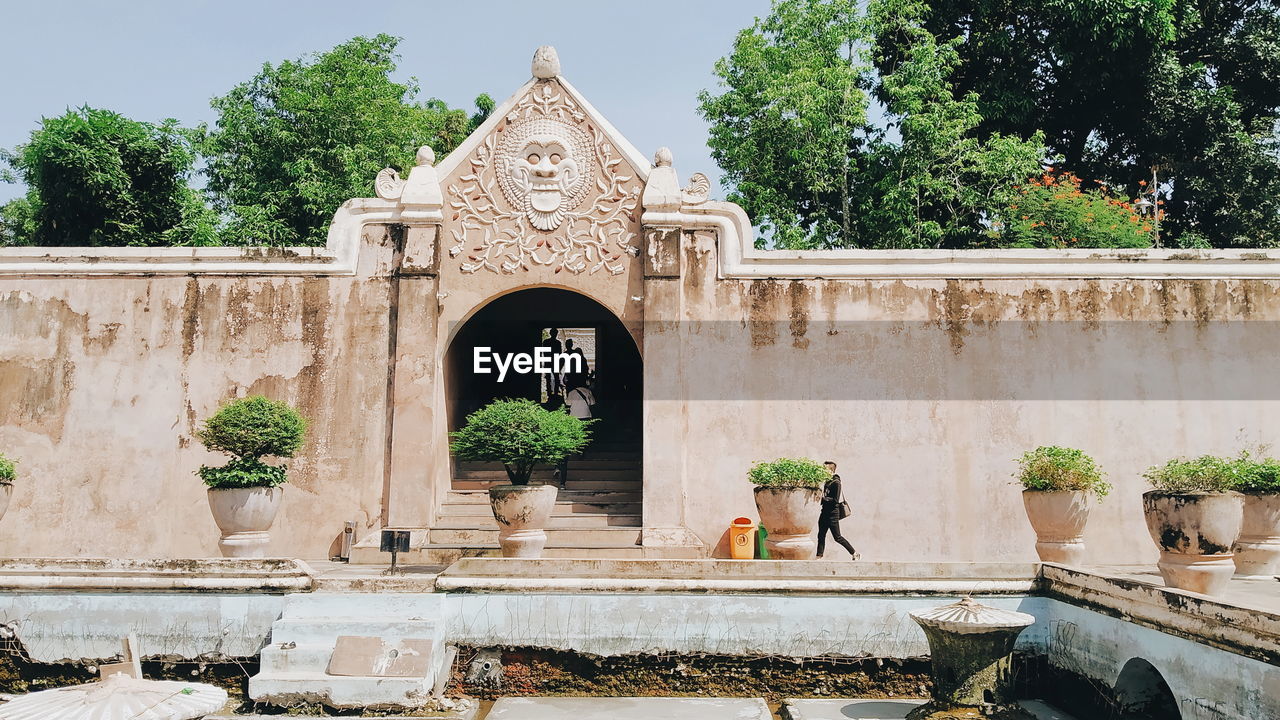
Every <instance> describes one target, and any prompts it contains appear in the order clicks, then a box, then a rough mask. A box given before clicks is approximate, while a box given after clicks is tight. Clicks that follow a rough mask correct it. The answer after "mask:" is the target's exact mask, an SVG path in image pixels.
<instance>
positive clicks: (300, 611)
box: [281, 538, 444, 634]
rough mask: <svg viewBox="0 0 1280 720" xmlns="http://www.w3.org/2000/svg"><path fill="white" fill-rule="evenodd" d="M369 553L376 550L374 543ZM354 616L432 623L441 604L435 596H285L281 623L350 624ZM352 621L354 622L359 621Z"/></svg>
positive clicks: (386, 594)
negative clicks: (333, 621)
mask: <svg viewBox="0 0 1280 720" xmlns="http://www.w3.org/2000/svg"><path fill="white" fill-rule="evenodd" d="M375 539H376V538H375ZM373 549H374V550H375V551H376V550H377V549H378V548H377V543H376V542H375V543H374V548H373ZM382 555H383V557H384V558H389V557H391V556H390V555H389V554H387V553H383V554H382ZM357 612H359V613H360V615H361V616H369V617H374V618H405V619H408V620H432V619H436V618H439V617H440V616H441V615H442V614H443V612H444V603H443V600H442V598H441V596H439V595H409V594H398V593H378V594H360V595H358V596H356V595H352V594H350V593H345V592H320V591H318V592H311V593H298V594H294V595H290V596H288V599H287V600H286V602H285V607H284V613H283V617H282V618H281V619H286V618H287V619H289V620H301V619H305V618H312V619H317V620H326V621H327V620H330V619H333V618H342V619H345V620H349V621H350V620H353V616H354V615H355V613H357ZM354 619H355V620H356V621H358V620H359V619H360V618H354ZM344 634H351V633H344Z"/></svg>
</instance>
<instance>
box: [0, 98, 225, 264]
mask: <svg viewBox="0 0 1280 720" xmlns="http://www.w3.org/2000/svg"><path fill="white" fill-rule="evenodd" d="M3 159H4V160H5V162H6V164H7V165H8V166H9V167H10V168H11V172H7V173H6V177H5V179H6V180H14V179H16V178H21V179H22V181H23V182H25V183H26V185H27V187H28V188H29V190H28V192H27V196H26V197H25V198H20V199H18V200H14V201H10V202H9V203H7V204H6V205H5V206H4V209H3V212H2V216H3V220H2V221H0V242H4V243H5V244H10V245H54V246H90V245H209V244H213V240H214V237H213V217H212V215H211V214H210V213H209V211H208V210H207V209H206V208H205V206H204V204H203V203H202V202H201V201H200V198H199V196H198V195H197V194H196V193H195V191H193V190H192V189H191V188H190V187H189V186H188V184H187V180H188V178H189V177H190V175H191V170H192V165H193V163H194V162H195V151H194V149H193V147H192V134H191V132H190V131H188V130H184V129H183V128H180V127H178V124H177V121H175V120H165V121H164V122H162V123H160V124H158V125H157V124H152V123H147V122H140V121H138V120H131V119H129V118H127V117H124V116H123V115H120V114H118V113H114V112H112V111H110V110H103V109H98V108H91V107H88V106H85V107H81V108H80V109H78V110H69V111H67V112H66V113H65V114H63V115H61V116H59V117H54V118H45V119H44V120H43V121H42V122H41V124H40V127H39V128H38V129H36V130H35V131H34V132H32V133H31V138H30V140H29V141H28V142H27V143H26V144H25V145H21V146H19V147H18V148H16V150H15V151H14V152H12V153H5V154H4V158H3ZM15 173H16V176H15Z"/></svg>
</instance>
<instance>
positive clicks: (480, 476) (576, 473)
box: [453, 465, 641, 482]
mask: <svg viewBox="0 0 1280 720" xmlns="http://www.w3.org/2000/svg"><path fill="white" fill-rule="evenodd" d="M531 477H532V479H534V480H542V481H544V482H549V481H551V480H553V479H555V471H554V470H534V471H533V475H532V476H531ZM569 477H570V478H581V479H583V480H635V481H637V482H639V481H640V479H641V474H640V471H639V470H638V469H626V468H623V469H617V468H579V467H578V466H576V465H570V466H569ZM453 479H454V480H455V481H456V480H500V481H502V482H507V480H508V478H507V471H506V470H461V469H460V470H458V471H457V472H456V473H454V475H453Z"/></svg>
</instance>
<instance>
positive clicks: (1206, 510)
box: [1142, 455, 1244, 595]
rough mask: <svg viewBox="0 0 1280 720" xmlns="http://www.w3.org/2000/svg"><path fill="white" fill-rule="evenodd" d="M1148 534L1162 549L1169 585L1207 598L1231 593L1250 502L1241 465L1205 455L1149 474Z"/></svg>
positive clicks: (1145, 501) (1163, 569)
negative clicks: (1241, 489)
mask: <svg viewBox="0 0 1280 720" xmlns="http://www.w3.org/2000/svg"><path fill="white" fill-rule="evenodd" d="M1143 477H1145V478H1146V479H1147V480H1148V481H1150V483H1151V485H1152V487H1153V488H1154V489H1153V490H1151V491H1150V492H1146V493H1144V494H1143V495H1142V509H1143V512H1144V513H1145V515H1146V519H1147V530H1148V531H1149V532H1150V533H1151V538H1152V539H1153V540H1155V542H1156V545H1158V546H1159V548H1160V563H1159V567H1160V575H1161V576H1163V577H1164V581H1165V584H1166V585H1169V586H1171V587H1176V588H1182V589H1183V590H1190V591H1192V592H1198V593H1203V594H1205V595H1215V594H1218V593H1220V592H1222V591H1223V590H1224V589H1226V585H1227V583H1228V582H1229V581H1230V580H1231V576H1232V575H1233V574H1234V573H1235V563H1234V562H1232V552H1231V548H1232V546H1233V545H1235V542H1236V538H1237V537H1239V535H1240V525H1241V521H1242V519H1243V512H1244V497H1243V496H1242V495H1241V494H1240V493H1238V492H1235V490H1236V488H1237V487H1238V486H1239V483H1240V464H1239V462H1238V461H1235V460H1229V459H1225V458H1218V457H1213V456H1210V455H1205V456H1203V457H1199V458H1196V459H1194V460H1184V459H1176V460H1170V461H1169V462H1168V463H1166V464H1164V465H1162V466H1158V467H1152V468H1150V469H1149V470H1147V472H1146V473H1144V474H1143Z"/></svg>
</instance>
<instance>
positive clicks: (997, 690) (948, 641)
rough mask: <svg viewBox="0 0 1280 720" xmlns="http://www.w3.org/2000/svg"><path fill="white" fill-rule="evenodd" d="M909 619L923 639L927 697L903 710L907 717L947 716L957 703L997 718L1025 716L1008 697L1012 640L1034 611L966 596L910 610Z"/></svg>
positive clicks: (1013, 719) (923, 719)
mask: <svg viewBox="0 0 1280 720" xmlns="http://www.w3.org/2000/svg"><path fill="white" fill-rule="evenodd" d="M911 619H912V620H915V621H916V623H917V624H918V625H920V629H922V630H924V634H925V637H926V638H928V640H929V656H930V660H931V664H932V665H933V691H932V695H933V699H932V700H931V701H930V702H928V703H927V704H925V705H921V706H920V707H918V708H916V709H915V710H912V711H911V712H910V713H908V715H907V718H908V720H943V719H945V718H953V717H956V715H955V714H954V711H956V710H962V709H965V710H968V711H970V712H974V711H980V712H981V713H982V714H983V716H985V717H991V718H998V719H999V720H1021V719H1023V718H1026V719H1027V720H1030V718H1031V716H1030V715H1028V714H1027V713H1026V712H1025V711H1023V710H1022V709H1021V708H1019V707H1018V706H1017V705H1016V704H1015V703H1014V699H1013V698H1014V695H1013V645H1014V642H1015V641H1016V640H1017V639H1018V634H1019V633H1021V632H1022V631H1023V630H1025V629H1026V628H1027V627H1029V626H1030V625H1032V624H1034V623H1035V620H1036V619H1035V617H1034V616H1032V615H1028V614H1026V613H1021V612H1015V611H1013V610H1002V609H1000V608H994V607H990V606H988V605H983V604H981V603H978V602H975V601H974V600H973V599H972V598H968V597H966V598H964V599H963V600H961V601H960V602H957V603H952V604H951V605H943V606H941V607H935V608H930V609H928V610H920V611H913V612H911ZM965 717H968V716H967V715H966V716H965Z"/></svg>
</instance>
